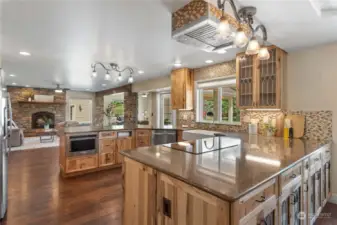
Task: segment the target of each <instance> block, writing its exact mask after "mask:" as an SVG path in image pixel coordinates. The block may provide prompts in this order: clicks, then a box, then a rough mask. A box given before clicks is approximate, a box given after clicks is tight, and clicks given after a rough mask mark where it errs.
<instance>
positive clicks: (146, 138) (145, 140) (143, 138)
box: [137, 136, 150, 147]
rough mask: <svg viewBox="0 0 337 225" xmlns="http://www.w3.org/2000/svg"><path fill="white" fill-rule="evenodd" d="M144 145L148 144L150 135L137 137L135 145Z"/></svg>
mask: <svg viewBox="0 0 337 225" xmlns="http://www.w3.org/2000/svg"><path fill="white" fill-rule="evenodd" d="M146 146H150V137H149V136H140V137H137V147H146Z"/></svg>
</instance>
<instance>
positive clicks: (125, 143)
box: [115, 137, 132, 164]
mask: <svg viewBox="0 0 337 225" xmlns="http://www.w3.org/2000/svg"><path fill="white" fill-rule="evenodd" d="M116 146H117V148H116V151H115V159H116V164H120V163H122V162H123V156H122V155H121V154H119V152H120V151H122V150H129V149H132V137H126V138H119V139H117V140H116Z"/></svg>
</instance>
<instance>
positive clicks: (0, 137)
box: [0, 69, 12, 219]
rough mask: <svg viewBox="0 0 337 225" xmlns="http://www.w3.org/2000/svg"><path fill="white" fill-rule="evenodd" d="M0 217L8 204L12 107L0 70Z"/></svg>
mask: <svg viewBox="0 0 337 225" xmlns="http://www.w3.org/2000/svg"><path fill="white" fill-rule="evenodd" d="M0 99H1V101H0V108H1V111H0V141H1V145H0V153H1V154H0V176H1V179H0V216H1V219H2V218H3V217H4V216H5V214H6V211H7V202H8V194H7V193H8V155H9V152H10V150H11V149H10V144H9V143H10V136H11V133H12V132H11V129H12V128H11V127H12V126H9V124H11V122H10V121H12V107H11V102H10V98H9V94H8V93H7V91H6V90H5V89H4V71H3V70H2V69H0Z"/></svg>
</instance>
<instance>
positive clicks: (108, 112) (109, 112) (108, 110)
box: [104, 104, 113, 126]
mask: <svg viewBox="0 0 337 225" xmlns="http://www.w3.org/2000/svg"><path fill="white" fill-rule="evenodd" d="M104 115H105V116H106V117H107V119H108V125H109V126H110V125H111V118H112V116H113V111H112V105H111V104H109V105H108V107H106V108H105V110H104Z"/></svg>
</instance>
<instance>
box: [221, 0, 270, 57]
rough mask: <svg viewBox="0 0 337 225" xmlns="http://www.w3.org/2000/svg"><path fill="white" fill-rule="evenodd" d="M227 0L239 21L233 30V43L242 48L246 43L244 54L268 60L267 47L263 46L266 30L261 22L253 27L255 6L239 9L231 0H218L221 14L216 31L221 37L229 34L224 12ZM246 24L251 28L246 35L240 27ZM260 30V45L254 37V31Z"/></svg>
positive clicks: (226, 36) (230, 32) (226, 17)
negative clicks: (248, 34) (237, 26)
mask: <svg viewBox="0 0 337 225" xmlns="http://www.w3.org/2000/svg"><path fill="white" fill-rule="evenodd" d="M226 2H228V3H229V5H230V7H231V8H232V10H233V12H234V17H235V19H236V20H237V21H238V22H239V24H240V26H239V28H238V29H237V30H236V32H235V36H234V45H236V46H237V47H238V48H243V47H245V46H246V45H247V44H248V45H247V49H246V55H256V54H257V56H258V58H259V59H260V60H268V59H269V57H270V54H269V51H268V49H267V48H266V47H265V46H264V44H265V42H266V41H267V30H266V27H265V26H264V25H262V24H260V25H258V26H256V27H255V28H254V27H253V24H254V19H253V16H254V15H255V14H256V8H255V7H252V6H248V7H243V8H241V9H240V10H237V9H236V6H235V3H234V1H233V0H218V7H219V9H221V11H222V16H221V18H220V23H219V25H218V28H217V32H218V34H219V35H220V37H222V38H228V37H229V36H230V35H231V34H232V31H231V28H230V24H229V21H228V16H227V14H225V3H226ZM244 24H245V25H248V27H249V28H250V30H251V36H250V37H247V35H246V33H245V32H244V30H243V29H242V27H241V26H242V25H244ZM259 30H261V32H262V40H263V43H262V47H261V46H260V44H259V42H258V40H257V39H256V33H257V32H258V31H259Z"/></svg>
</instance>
